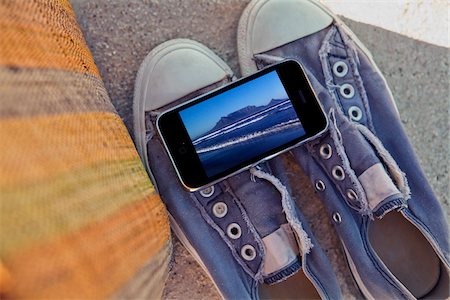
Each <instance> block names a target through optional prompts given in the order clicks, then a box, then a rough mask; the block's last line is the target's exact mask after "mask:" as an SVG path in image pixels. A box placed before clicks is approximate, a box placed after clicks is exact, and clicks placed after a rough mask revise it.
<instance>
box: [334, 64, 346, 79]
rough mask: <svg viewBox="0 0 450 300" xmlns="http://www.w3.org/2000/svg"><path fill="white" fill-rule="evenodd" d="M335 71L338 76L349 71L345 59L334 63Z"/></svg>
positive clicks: (342, 75)
mask: <svg viewBox="0 0 450 300" xmlns="http://www.w3.org/2000/svg"><path fill="white" fill-rule="evenodd" d="M333 73H334V75H336V76H337V77H344V76H345V75H347V73H348V66H347V64H346V63H345V62H343V61H337V62H335V63H334V65H333Z"/></svg>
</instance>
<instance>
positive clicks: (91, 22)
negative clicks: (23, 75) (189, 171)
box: [71, 0, 450, 299]
mask: <svg viewBox="0 0 450 300" xmlns="http://www.w3.org/2000/svg"><path fill="white" fill-rule="evenodd" d="M71 2H72V5H73V7H74V9H75V12H76V15H77V19H78V21H79V23H80V25H81V28H82V31H83V33H84V36H85V38H86V40H87V43H88V46H89V48H90V49H91V51H92V54H93V56H94V59H95V62H96V64H97V66H98V68H99V71H100V74H101V75H102V77H103V80H104V82H105V86H106V89H107V90H108V92H109V96H110V97H111V100H112V102H113V104H114V105H115V107H116V109H117V110H118V112H119V114H120V116H121V117H122V119H123V120H124V122H125V124H126V126H127V127H128V129H129V130H130V131H131V129H132V128H131V126H132V111H131V110H132V99H133V88H134V79H135V77H136V73H137V70H138V68H139V65H140V63H141V62H142V60H143V59H144V57H145V56H146V54H147V53H148V52H149V51H150V50H151V49H152V48H154V47H155V46H157V45H158V44H160V43H162V42H164V41H166V40H168V39H172V38H190V39H194V40H197V41H199V42H201V43H203V44H205V45H206V46H208V47H210V48H211V49H212V50H213V51H215V52H216V53H217V54H218V55H219V56H220V57H221V58H222V59H224V60H225V61H226V62H227V63H228V64H229V65H230V67H231V68H232V69H233V70H234V72H235V74H236V75H238V76H239V73H240V72H239V66H238V59H237V49H236V28H237V23H238V20H239V16H240V14H241V12H242V10H243V9H244V7H245V5H246V3H247V2H249V1H242V0H217V1H197V0H186V1H178V0H166V1H148V0H147V1H145V0H142V1H137V0H130V1H122V0H111V1H98V0H72V1H71ZM346 23H347V24H348V25H349V27H350V28H351V29H352V30H353V31H354V32H355V33H356V34H357V35H358V36H359V37H360V39H361V40H362V42H363V43H365V45H366V46H367V48H368V49H369V50H371V52H372V54H373V56H374V59H375V61H376V62H377V63H378V66H379V67H380V69H381V71H382V72H383V73H384V75H385V76H386V79H387V81H388V83H389V85H390V87H391V88H392V92H393V94H394V97H395V99H396V102H397V105H398V109H399V111H400V114H401V119H402V121H403V124H404V126H405V128H406V131H407V133H408V136H409V137H410V139H411V142H412V144H413V145H414V148H415V150H416V153H417V154H418V156H419V159H420V161H421V163H422V166H423V168H424V169H425V173H426V174H427V176H428V178H429V180H430V183H431V185H432V186H433V188H434V190H435V192H436V194H437V195H438V198H439V199H440V200H441V202H442V204H443V205H444V208H445V209H446V211H447V214H448V215H449V216H450V212H449V193H448V190H449V182H450V179H449V160H450V156H449V143H450V141H449V131H450V130H449V84H448V78H449V71H448V70H449V58H450V51H449V49H446V48H442V47H437V46H433V45H430V44H427V43H423V42H419V41H416V40H413V39H409V38H406V37H404V36H401V35H399V34H396V33H392V32H389V31H386V30H383V29H380V28H377V27H373V26H370V25H366V24H361V23H357V22H353V21H350V20H346ZM285 162H286V164H287V165H288V166H289V169H290V170H291V174H290V175H291V177H293V178H296V180H298V178H300V182H301V184H300V185H296V189H295V190H294V197H295V198H296V200H297V202H298V204H299V206H300V208H301V209H302V211H303V213H304V214H305V215H306V217H307V218H308V220H309V221H310V225H311V227H312V230H313V232H314V233H315V234H316V237H317V239H318V241H319V242H320V245H321V246H322V247H323V248H324V249H325V251H326V253H327V255H328V256H329V258H330V260H331V261H332V263H333V267H334V269H335V271H336V273H337V276H338V279H339V280H340V282H341V287H342V290H343V293H344V297H345V298H346V299H352V298H361V297H362V295H361V294H360V292H359V291H358V289H357V287H356V285H355V283H354V282H353V279H352V276H351V273H350V271H349V270H348V267H347V265H346V263H345V258H344V256H343V253H342V251H341V249H340V246H339V243H338V240H337V237H336V236H335V232H334V229H333V228H332V225H331V222H330V220H328V218H327V215H326V213H325V209H324V207H323V206H322V204H321V203H320V201H319V199H318V198H317V196H316V195H315V194H314V192H313V189H312V188H311V186H310V185H309V181H308V180H306V179H305V178H304V176H303V175H302V172H301V171H300V170H299V169H298V167H297V166H296V165H295V163H293V161H292V160H291V159H290V158H289V157H286V159H285ZM174 244H175V247H174V258H173V262H174V263H173V266H172V268H171V272H170V275H169V279H168V281H167V283H166V289H165V293H164V298H165V299H174V298H177V299H200V298H202V299H216V298H219V297H218V294H217V293H216V291H215V289H214V286H213V284H212V283H211V282H210V280H209V279H208V277H207V276H206V274H205V273H204V272H203V271H202V270H201V268H200V267H199V265H198V264H197V263H196V262H195V260H194V259H193V258H192V256H190V255H189V254H188V253H187V251H186V250H185V249H184V248H183V247H182V246H181V245H180V243H179V242H178V241H177V240H176V239H175V241H174ZM218 259H220V258H218Z"/></svg>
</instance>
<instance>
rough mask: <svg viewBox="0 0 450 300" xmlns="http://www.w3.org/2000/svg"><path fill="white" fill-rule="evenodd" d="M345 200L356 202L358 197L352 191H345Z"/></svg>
mask: <svg viewBox="0 0 450 300" xmlns="http://www.w3.org/2000/svg"><path fill="white" fill-rule="evenodd" d="M347 198H348V199H349V200H351V201H355V200H358V195H357V194H356V192H355V191H354V190H352V189H348V190H347Z"/></svg>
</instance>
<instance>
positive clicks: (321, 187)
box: [315, 179, 326, 191]
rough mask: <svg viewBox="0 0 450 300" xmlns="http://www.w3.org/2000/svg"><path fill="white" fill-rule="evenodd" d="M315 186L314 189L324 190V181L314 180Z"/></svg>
mask: <svg viewBox="0 0 450 300" xmlns="http://www.w3.org/2000/svg"><path fill="white" fill-rule="evenodd" d="M315 186H316V190H318V191H324V190H325V188H326V187H325V183H324V182H323V181H322V180H320V179H319V180H317V181H316V184H315Z"/></svg>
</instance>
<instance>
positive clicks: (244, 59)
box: [237, 0, 400, 116]
mask: <svg viewBox="0 0 450 300" xmlns="http://www.w3.org/2000/svg"><path fill="white" fill-rule="evenodd" d="M268 1H276V0H253V1H251V2H250V3H249V4H248V5H247V7H246V8H245V9H244V11H243V13H242V15H241V18H240V19H239V25H238V30H237V48H238V55H239V65H240V68H241V73H242V75H243V76H247V75H250V74H253V73H255V72H256V71H258V68H257V66H256V63H255V61H254V60H253V56H254V55H255V54H256V53H254V52H253V49H252V47H251V42H252V35H253V24H254V22H255V19H256V15H257V14H258V11H259V10H260V8H261V7H262V6H263V5H264V4H265V3H267V2H268ZM309 1H310V2H312V3H313V4H314V5H316V6H317V7H319V8H321V9H322V10H323V11H325V12H326V13H328V14H329V15H330V16H332V17H333V19H334V20H336V21H337V22H338V23H339V24H340V25H341V26H342V27H344V28H345V29H346V32H347V34H348V35H349V36H350V38H351V39H352V40H353V41H354V42H355V44H356V45H357V46H358V47H360V48H361V50H362V51H363V53H364V54H365V55H366V56H367V57H368V59H369V61H370V62H371V63H372V65H373V66H374V68H375V70H376V72H377V73H378V74H379V75H380V77H381V79H382V80H383V82H384V84H385V85H386V88H387V90H388V93H389V96H390V99H391V100H392V104H393V105H394V107H395V110H396V112H397V115H398V116H400V114H399V112H398V108H397V105H396V103H395V100H394V96H393V95H392V91H391V89H390V88H389V86H388V84H387V81H386V78H384V76H383V74H382V73H381V71H380V69H379V68H378V66H377V65H376V63H375V61H374V60H373V56H372V53H370V51H369V50H368V49H367V48H366V46H364V44H363V43H362V42H361V41H360V40H359V39H358V37H357V36H356V35H355V34H354V33H353V32H352V31H351V30H350V28H349V27H348V26H347V25H345V24H344V22H342V20H341V19H340V18H339V17H338V16H337V15H335V14H334V13H333V12H331V11H330V10H329V9H328V8H327V7H326V6H324V5H323V4H321V3H320V2H318V1H316V0H309Z"/></svg>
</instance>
